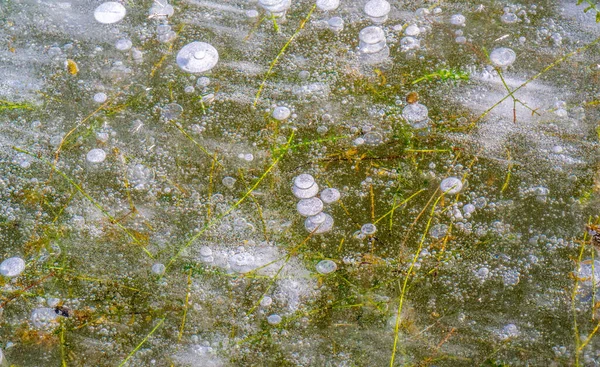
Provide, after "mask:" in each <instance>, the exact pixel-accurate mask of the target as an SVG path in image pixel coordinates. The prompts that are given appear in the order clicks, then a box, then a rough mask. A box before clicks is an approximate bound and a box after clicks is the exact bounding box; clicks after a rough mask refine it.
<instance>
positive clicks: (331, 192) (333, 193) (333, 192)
mask: <svg viewBox="0 0 600 367" xmlns="http://www.w3.org/2000/svg"><path fill="white" fill-rule="evenodd" d="M341 196H342V195H341V194H340V192H339V190H338V189H335V188H333V187H330V188H326V189H325V190H323V191H321V200H323V202H324V203H326V204H331V203H334V202H336V201H338V200H340V197H341Z"/></svg>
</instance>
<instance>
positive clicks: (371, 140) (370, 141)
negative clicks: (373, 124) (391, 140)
mask: <svg viewBox="0 0 600 367" xmlns="http://www.w3.org/2000/svg"><path fill="white" fill-rule="evenodd" d="M363 139H364V141H365V144H367V145H379V144H381V143H382V142H383V137H382V136H381V134H379V133H377V132H374V131H371V132H368V133H366V134H365V135H364V136H363Z"/></svg>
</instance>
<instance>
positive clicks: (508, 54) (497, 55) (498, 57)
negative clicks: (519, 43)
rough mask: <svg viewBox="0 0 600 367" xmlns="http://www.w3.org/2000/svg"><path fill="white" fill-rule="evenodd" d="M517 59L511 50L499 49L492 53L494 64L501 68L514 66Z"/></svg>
mask: <svg viewBox="0 0 600 367" xmlns="http://www.w3.org/2000/svg"><path fill="white" fill-rule="evenodd" d="M516 59H517V54H516V53H515V52H514V51H513V50H512V49H510V48H507V47H499V48H496V49H494V50H493V51H492V52H491V53H490V60H491V61H492V64H494V65H496V66H499V67H507V66H510V65H512V64H513V63H514V62H515V60H516Z"/></svg>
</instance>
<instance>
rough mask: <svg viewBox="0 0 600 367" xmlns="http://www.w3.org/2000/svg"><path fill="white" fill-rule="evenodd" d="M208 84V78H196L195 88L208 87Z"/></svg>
mask: <svg viewBox="0 0 600 367" xmlns="http://www.w3.org/2000/svg"><path fill="white" fill-rule="evenodd" d="M209 84H210V78H209V77H207V76H201V77H200V78H198V80H197V81H196V86H197V87H202V88H205V87H208V86H209Z"/></svg>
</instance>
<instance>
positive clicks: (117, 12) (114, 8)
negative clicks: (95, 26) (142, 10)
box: [94, 1, 127, 24]
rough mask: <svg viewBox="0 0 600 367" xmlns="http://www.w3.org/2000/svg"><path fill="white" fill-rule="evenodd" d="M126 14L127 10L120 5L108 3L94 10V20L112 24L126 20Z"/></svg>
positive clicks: (112, 2)
mask: <svg viewBox="0 0 600 367" xmlns="http://www.w3.org/2000/svg"><path fill="white" fill-rule="evenodd" d="M126 13H127V10H126V9H125V7H124V6H123V5H121V4H120V3H117V2H115V1H108V2H106V3H104V4H100V5H99V6H98V7H97V8H96V10H94V18H96V20H97V21H98V22H100V23H102V24H111V23H116V22H118V21H120V20H121V19H123V18H125V14H126Z"/></svg>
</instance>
